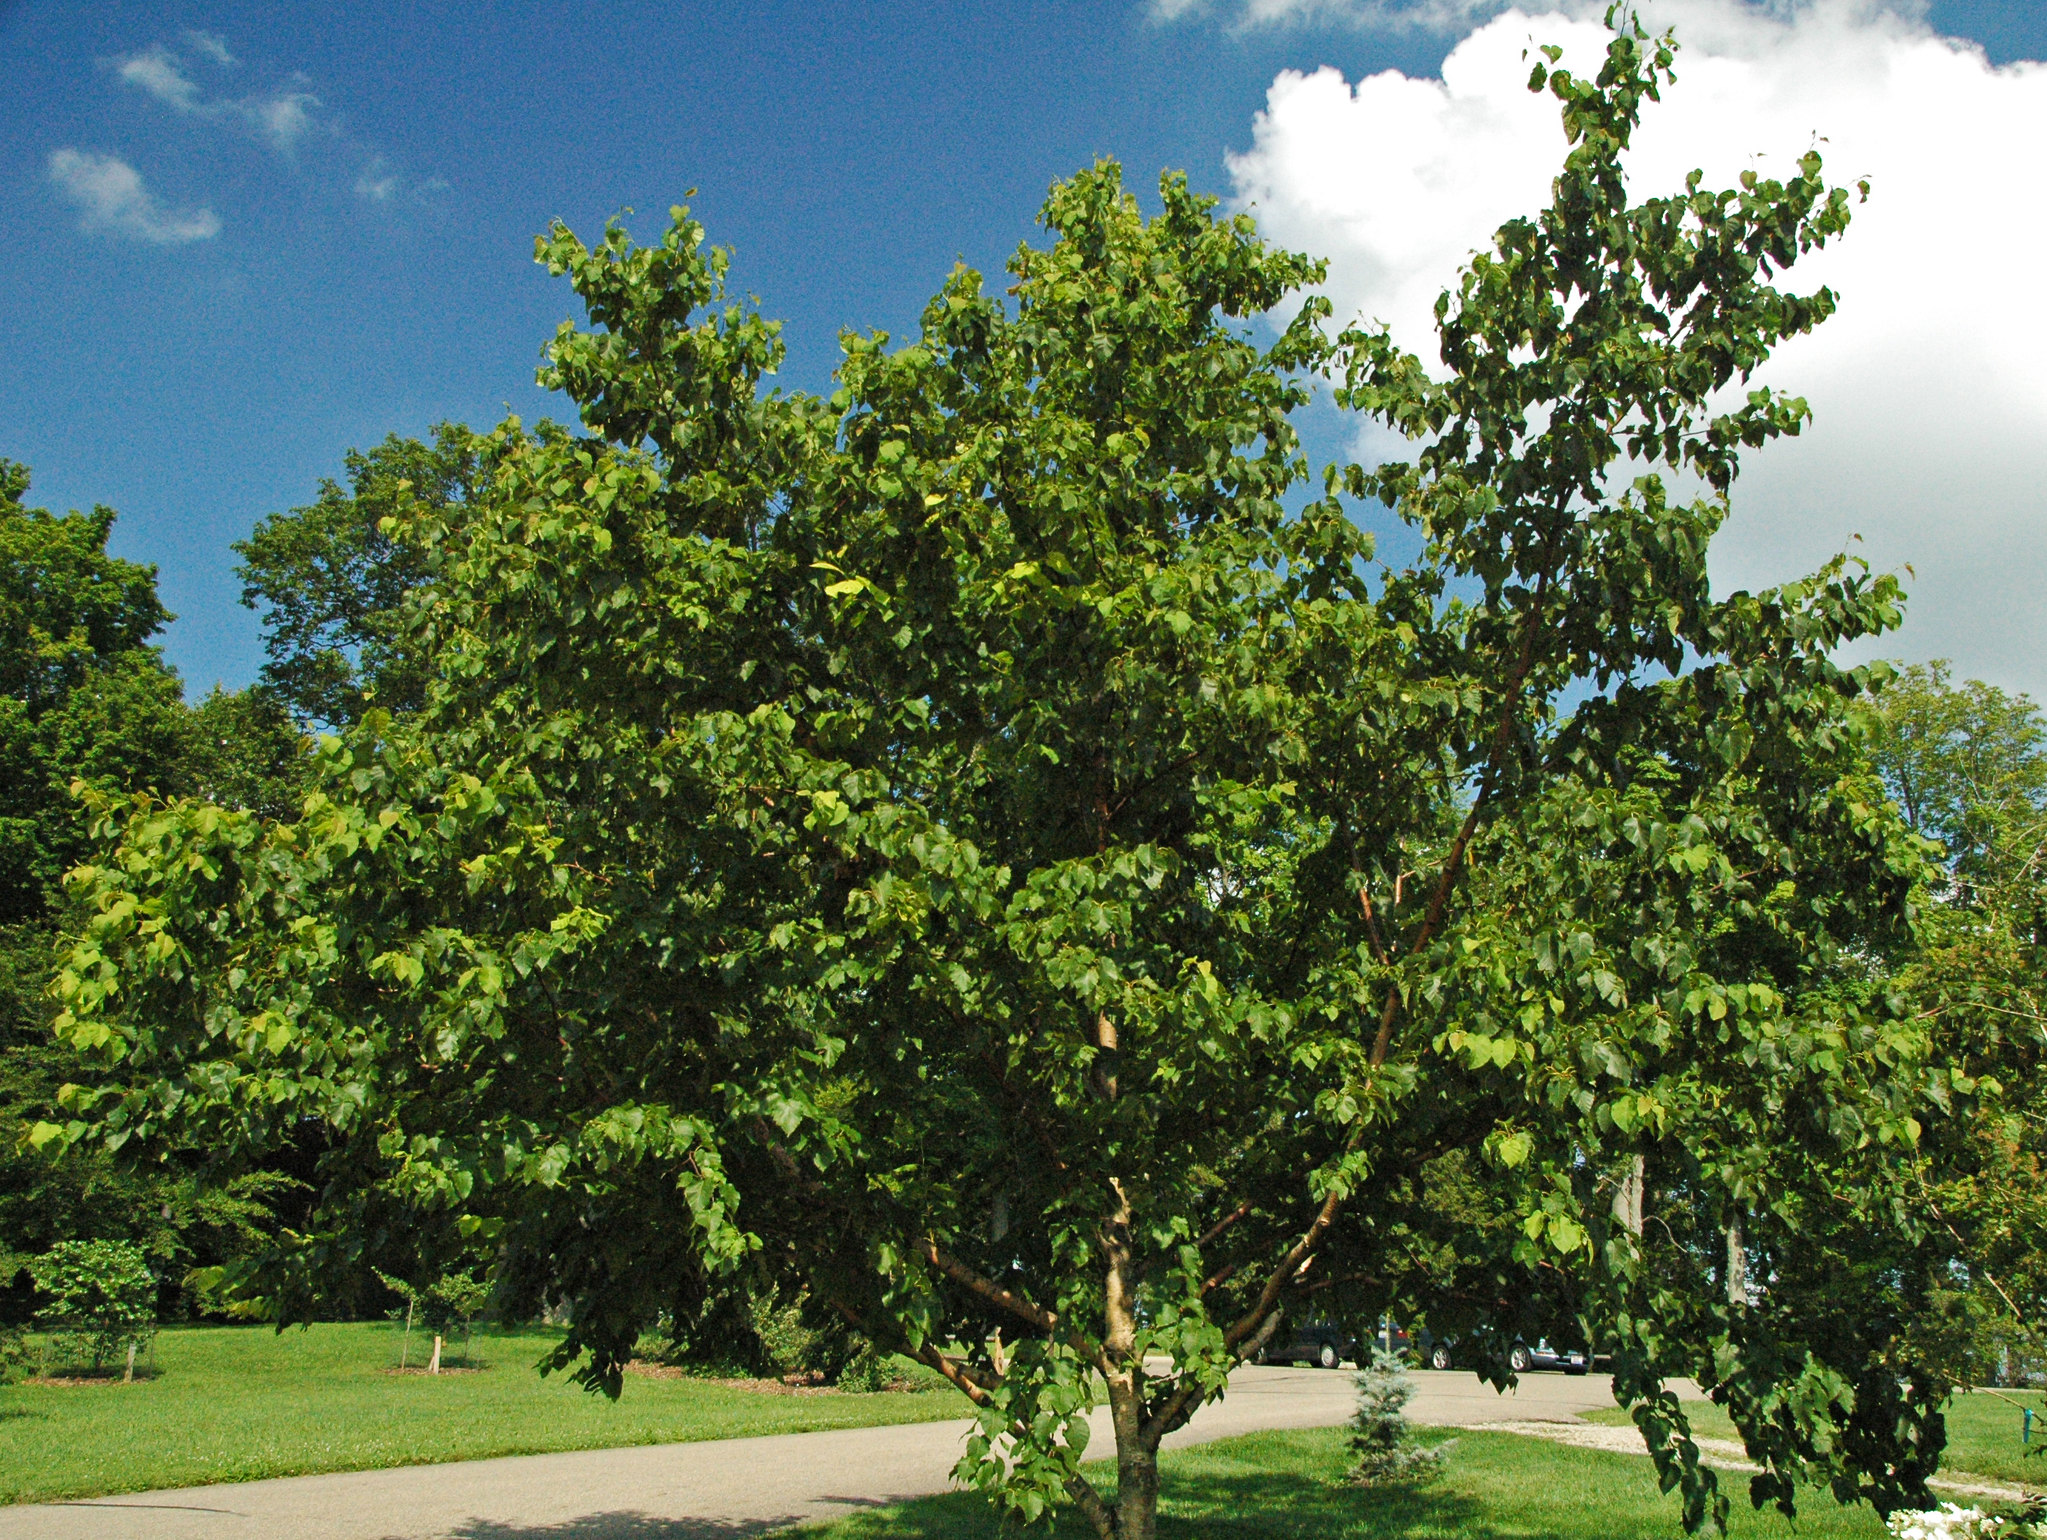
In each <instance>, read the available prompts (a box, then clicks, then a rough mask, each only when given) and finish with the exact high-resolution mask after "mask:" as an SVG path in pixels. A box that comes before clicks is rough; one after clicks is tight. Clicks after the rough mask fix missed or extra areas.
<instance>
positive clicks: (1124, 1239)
mask: <svg viewBox="0 0 2047 1540" xmlns="http://www.w3.org/2000/svg"><path fill="white" fill-rule="evenodd" d="M1112 1185H1113V1189H1114V1191H1115V1194H1116V1207H1115V1209H1114V1211H1113V1212H1112V1213H1111V1214H1110V1216H1109V1219H1108V1222H1107V1223H1106V1224H1105V1225H1104V1226H1103V1230H1102V1249H1103V1251H1104V1253H1105V1254H1106V1259H1107V1261H1108V1274H1107V1277H1106V1278H1105V1280H1104V1282H1105V1283H1106V1285H1107V1289H1106V1296H1107V1298H1106V1309H1105V1310H1104V1312H1103V1315H1104V1320H1103V1325H1104V1326H1105V1327H1106V1328H1107V1329H1106V1331H1105V1332H1104V1334H1103V1339H1102V1347H1103V1356H1104V1358H1105V1359H1106V1365H1105V1367H1106V1371H1107V1372H1106V1374H1105V1376H1104V1378H1105V1380H1106V1382H1107V1386H1108V1392H1109V1424H1110V1427H1111V1428H1112V1429H1113V1430H1114V1431H1115V1434H1116V1501H1115V1505H1114V1506H1113V1507H1111V1506H1110V1505H1109V1504H1107V1503H1104V1502H1101V1501H1100V1500H1099V1499H1097V1500H1096V1501H1094V1502H1091V1503H1090V1502H1083V1505H1082V1506H1083V1509H1084V1511H1085V1512H1086V1513H1087V1517H1088V1519H1089V1521H1090V1522H1091V1523H1093V1525H1094V1527H1095V1533H1096V1534H1097V1535H1099V1536H1100V1537H1101V1540H1157V1535H1158V1513H1159V1441H1158V1433H1157V1431H1156V1430H1154V1429H1150V1428H1147V1427H1146V1425H1145V1416H1144V1410H1145V1408H1144V1401H1145V1396H1144V1361H1143V1358H1142V1356H1141V1355H1140V1354H1139V1353H1138V1351H1137V1291H1136V1281H1137V1280H1136V1276H1135V1268H1134V1265H1133V1258H1132V1255H1131V1247H1130V1218H1131V1216H1130V1200H1129V1198H1128V1196H1127V1195H1126V1194H1125V1193H1124V1191H1123V1187H1122V1184H1121V1183H1115V1184H1112Z"/></svg>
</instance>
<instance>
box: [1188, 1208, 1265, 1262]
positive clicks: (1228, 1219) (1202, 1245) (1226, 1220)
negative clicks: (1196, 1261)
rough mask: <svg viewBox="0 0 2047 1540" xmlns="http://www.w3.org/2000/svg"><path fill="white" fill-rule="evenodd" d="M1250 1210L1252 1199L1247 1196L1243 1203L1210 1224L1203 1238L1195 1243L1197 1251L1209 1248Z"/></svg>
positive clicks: (1203, 1233)
mask: <svg viewBox="0 0 2047 1540" xmlns="http://www.w3.org/2000/svg"><path fill="white" fill-rule="evenodd" d="M1250 1212H1251V1200H1250V1199H1249V1198H1246V1199H1245V1200H1244V1201H1243V1202H1242V1203H1239V1204H1238V1205H1237V1206H1236V1207H1235V1208H1233V1209H1231V1210H1230V1211H1229V1212H1228V1213H1227V1214H1225V1215H1223V1217H1222V1218H1220V1219H1218V1220H1217V1221H1216V1222H1215V1223H1214V1224H1212V1225H1210V1226H1209V1227H1208V1229H1207V1230H1205V1231H1204V1232H1202V1236H1201V1238H1200V1239H1199V1240H1197V1241H1196V1242H1195V1243H1194V1249H1195V1250H1197V1251H1205V1250H1207V1249H1208V1247H1209V1246H1211V1245H1213V1244H1214V1243H1215V1241H1216V1239H1217V1238H1218V1237H1220V1236H1221V1235H1222V1233H1223V1232H1224V1231H1225V1230H1227V1229H1229V1227H1230V1226H1231V1225H1233V1224H1235V1223H1236V1222H1237V1221H1238V1220H1239V1219H1242V1218H1243V1217H1244V1216H1245V1215H1246V1214H1248V1213H1250Z"/></svg>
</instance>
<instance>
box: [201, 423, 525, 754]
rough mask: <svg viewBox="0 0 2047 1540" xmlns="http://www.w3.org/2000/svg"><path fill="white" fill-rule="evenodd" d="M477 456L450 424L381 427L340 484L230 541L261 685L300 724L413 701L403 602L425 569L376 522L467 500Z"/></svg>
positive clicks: (349, 718)
mask: <svg viewBox="0 0 2047 1540" xmlns="http://www.w3.org/2000/svg"><path fill="white" fill-rule="evenodd" d="M484 453H485V451H484V443H483V441H482V440H480V439H479V438H478V437H477V436H476V435H475V434H473V433H471V432H470V431H469V430H468V429H467V428H465V427H463V426H461V425H460V424H459V423H442V424H440V425H439V426H438V427H436V428H435V429H434V437H433V442H432V443H431V444H427V443H422V442H420V441H419V440H418V439H411V438H400V437H399V436H398V435H396V434H391V435H389V436H388V437H386V438H385V440H384V442H383V443H381V444H379V445H377V446H376V447H375V448H373V449H370V450H368V451H363V450H355V449H351V450H350V451H349V452H348V455H347V457H346V459H345V460H344V462H343V464H344V467H345V470H344V475H345V478H346V485H343V483H341V482H336V481H323V482H321V483H320V491H319V496H318V497H317V498H316V499H315V500H314V501H313V502H311V503H309V504H307V505H306V506H304V507H301V508H294V509H292V510H291V511H290V512H288V513H274V514H272V515H270V516H269V517H268V518H266V519H264V520H263V522H262V523H260V524H258V525H257V526H256V529H255V531H254V532H253V533H252V534H251V535H250V536H249V538H248V539H246V540H242V541H238V542H237V543H236V545H235V551H236V552H237V553H238V554H239V555H240V556H241V558H242V565H241V567H240V568H239V569H238V570H239V571H240V573H241V578H242V602H243V603H244V604H246V605H248V606H249V607H250V608H251V609H255V610H259V611H260V612H261V613H262V617H263V631H264V638H263V649H264V652H265V654H266V657H265V661H264V664H263V670H262V679H263V683H264V684H265V685H267V686H268V687H269V688H270V690H271V691H272V692H273V693H274V694H275V696H276V697H277V698H278V699H279V700H281V701H282V702H283V703H284V705H285V706H286V708H287V709H288V710H289V711H290V712H291V714H292V715H293V716H295V717H296V718H297V719H298V720H299V721H301V722H305V723H308V724H314V725H319V726H325V727H333V728H340V727H346V726H348V725H350V724H351V723H353V722H355V721H356V720H357V719H358V718H360V717H361V715H362V714H363V712H364V711H365V710H366V709H368V707H369V706H370V705H372V704H375V705H377V706H381V707H383V708H384V709H385V710H389V711H398V712H404V711H410V710H413V709H415V708H416V707H417V706H418V705H419V703H420V701H421V699H422V698H423V695H424V691H425V685H426V679H425V675H424V673H423V671H422V670H423V665H422V663H421V661H420V659H419V658H418V656H417V655H416V653H415V652H414V650H413V648H412V646H411V643H410V642H409V641H408V639H407V632H406V625H405V619H404V609H405V599H406V596H407V595H408V594H409V593H410V592H411V591H412V590H413V589H414V588H415V587H416V586H418V584H419V583H420V581H421V580H422V579H423V578H424V577H425V575H426V571H425V567H424V565H423V562H422V560H421V557H420V555H419V552H418V550H417V548H416V547H413V546H409V545H407V544H406V543H404V542H403V541H401V540H398V539H396V538H394V536H393V535H392V534H391V533H389V532H388V531H387V530H386V529H385V527H384V521H385V520H386V519H390V518H394V517H395V516H397V515H399V514H401V513H404V512H406V511H407V510H408V509H410V508H411V507H412V506H413V505H414V504H415V503H424V504H425V505H426V506H428V507H430V508H437V509H445V508H450V507H459V506H461V505H463V504H465V503H467V502H468V501H469V500H470V499H471V498H473V497H474V496H475V495H476V491H477V488H478V486H479V485H480V484H481V483H482V481H483V480H484V479H485V478H486V476H487V474H488V466H487V464H486V462H485V459H484Z"/></svg>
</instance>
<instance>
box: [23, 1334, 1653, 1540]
mask: <svg viewBox="0 0 2047 1540" xmlns="http://www.w3.org/2000/svg"><path fill="white" fill-rule="evenodd" d="M1414 1378H1415V1381H1416V1383H1417V1385H1418V1386H1419V1394H1417V1395H1416V1397H1415V1399H1414V1401H1413V1402H1412V1403H1411V1404H1410V1405H1409V1408H1408V1411H1409V1415H1410V1416H1412V1417H1413V1418H1414V1419H1415V1420H1416V1421H1417V1422H1425V1423H1434V1424H1439V1425H1463V1424H1467V1423H1474V1422H1486V1421H1495V1420H1498V1421H1510V1420H1542V1419H1564V1418H1570V1417H1573V1416H1575V1415H1576V1414H1577V1413H1578V1412H1580V1411H1584V1410H1587V1409H1589V1408H1592V1407H1595V1406H1611V1405H1612V1404H1613V1398H1612V1392H1611V1390H1610V1389H1609V1387H1608V1385H1607V1380H1606V1376H1604V1375H1587V1376H1584V1377H1583V1378H1575V1379H1574V1378H1569V1377H1567V1376H1564V1375H1561V1374H1532V1375H1529V1376H1527V1377H1526V1378H1525V1379H1523V1380H1522V1382H1521V1386H1520V1388H1519V1390H1518V1391H1517V1392H1516V1393H1515V1394H1513V1395H1510V1396H1500V1395H1496V1394H1494V1392H1493V1390H1492V1388H1491V1387H1490V1386H1488V1385H1485V1384H1482V1383H1481V1382H1480V1381H1478V1380H1477V1379H1476V1378H1475V1377H1473V1376H1472V1375H1470V1374H1466V1373H1463V1372H1461V1371H1450V1372H1445V1373H1440V1374H1439V1373H1433V1372H1429V1371H1426V1370H1424V1371H1421V1372H1418V1373H1416V1375H1415V1376H1414ZM1355 1396H1356V1392H1355V1390H1354V1387H1353V1380H1352V1376H1351V1375H1349V1374H1347V1373H1339V1374H1332V1373H1330V1372H1329V1371H1327V1370H1322V1369H1283V1368H1260V1367H1256V1366H1252V1365H1247V1366H1245V1367H1244V1368H1242V1369H1239V1370H1238V1371H1237V1373H1236V1374H1235V1375H1234V1376H1232V1378H1231V1381H1230V1391H1229V1394H1228V1396H1226V1397H1225V1398H1224V1399H1223V1400H1222V1401H1220V1402H1217V1403H1215V1404H1213V1405H1210V1406H1206V1407H1204V1408H1202V1410H1201V1411H1200V1413H1199V1414H1198V1415H1197V1416H1196V1417H1195V1418H1194V1420H1193V1422H1191V1423H1190V1424H1189V1425H1188V1426H1187V1427H1185V1428H1183V1429H1181V1430H1180V1431H1179V1432H1178V1433H1176V1434H1174V1435H1173V1436H1172V1437H1171V1438H1169V1439H1168V1440H1167V1441H1166V1442H1167V1445H1168V1446H1169V1447H1171V1446H1175V1445H1184V1444H1198V1443H1201V1442H1204V1441H1205V1440H1208V1439H1213V1438H1227V1437H1229V1436H1230V1435H1232V1434H1236V1433H1250V1432H1256V1431H1259V1430H1261V1429H1266V1428H1320V1427H1329V1426H1332V1425H1334V1424H1336V1423H1341V1422H1345V1421H1348V1420H1349V1417H1350V1414H1351V1408H1352V1407H1353V1405H1354V1404H1355ZM969 1426H971V1424H969V1423H967V1422H965V1421H960V1422H926V1423H916V1424H912V1425H910V1426H907V1427H892V1428H851V1429H842V1430H836V1431H833V1432H827V1433H789V1434H780V1435H777V1436H775V1437H771V1438H734V1439H721V1440H717V1441H715V1442H706V1443H697V1444H656V1445H650V1446H645V1447H641V1448H636V1449H593V1450H579V1451H576V1452H574V1453H570V1454H539V1455H521V1456H518V1457H516V1458H512V1459H503V1460H470V1461H465V1462H464V1463H462V1464H459V1465H414V1466H408V1467H405V1468H403V1469H400V1470H380V1471H350V1472H346V1473H341V1474H336V1475H331V1476H293V1477H288V1478H284V1479H280V1480H276V1481H248V1482H240V1483H237V1484H234V1485H231V1486H212V1487H187V1488H185V1489H183V1490H180V1491H175V1492H136V1493H131V1494H129V1495H127V1496H123V1497H103V1498H97V1499H94V1500H92V1501H88V1502H76V1503H36V1504H24V1505H21V1506H19V1507H12V1508H0V1540H728V1537H737V1536H742V1535H758V1534H763V1533H765V1532H767V1531H770V1530H773V1529H777V1528H780V1527H782V1526H784V1525H789V1524H796V1523H801V1522H804V1521H807V1520H818V1519H826V1518H831V1517H834V1516H835V1515H838V1514H843V1513H847V1512H849V1511H851V1510H852V1509H855V1508H860V1507H869V1506H872V1505H874V1504H877V1503H884V1502H890V1501H895V1500H898V1499H901V1498H907V1497H923V1496H927V1495H929V1494H931V1493H934V1492H943V1491H945V1490H946V1489H947V1486H948V1484H949V1483H948V1479H947V1475H948V1472H950V1471H951V1469H952V1466H953V1462H954V1461H956V1460H957V1459H958V1458H959V1452H960V1440H961V1439H962V1438H963V1437H964V1436H965V1434H966V1430H967V1429H968V1427H969ZM1091 1446H1092V1447H1093V1448H1095V1449H1098V1450H1102V1451H1104V1452H1106V1451H1107V1450H1108V1449H1109V1448H1110V1447H1111V1440H1110V1436H1109V1432H1108V1427H1107V1419H1106V1415H1105V1411H1104V1409H1101V1408H1097V1410H1096V1412H1095V1420H1094V1432H1093V1438H1092V1441H1091Z"/></svg>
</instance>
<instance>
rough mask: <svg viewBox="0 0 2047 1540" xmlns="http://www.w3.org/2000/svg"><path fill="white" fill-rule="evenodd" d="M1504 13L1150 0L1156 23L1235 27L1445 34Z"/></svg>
mask: <svg viewBox="0 0 2047 1540" xmlns="http://www.w3.org/2000/svg"><path fill="white" fill-rule="evenodd" d="M1505 9H1506V4H1505V3H1504V0H1233V3H1229V4H1224V5H1217V4H1215V3H1214V0H1150V5H1149V10H1150V11H1151V16H1152V19H1153V20H1154V21H1159V22H1166V23H1171V22H1176V21H1182V20H1185V19H1188V18H1190V17H1196V16H1207V15H1212V14H1215V13H1217V12H1221V13H1222V14H1224V15H1227V16H1229V17H1230V19H1231V22H1232V24H1233V25H1234V26H1236V27H1240V28H1243V29H1246V30H1250V29H1254V28H1258V27H1285V26H1331V25H1335V26H1351V27H1356V28H1358V29H1359V30H1361V31H1381V32H1412V31H1430V32H1443V31H1450V30H1453V29H1460V28H1462V27H1465V26H1468V25H1470V24H1471V23H1472V22H1474V21H1477V20H1479V19H1480V18H1482V17H1487V16H1493V15H1497V14H1498V13H1499V12H1501V11H1503V10H1505Z"/></svg>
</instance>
